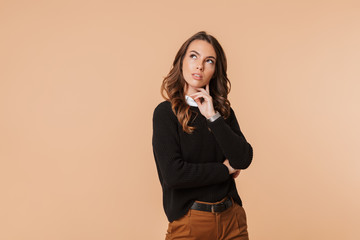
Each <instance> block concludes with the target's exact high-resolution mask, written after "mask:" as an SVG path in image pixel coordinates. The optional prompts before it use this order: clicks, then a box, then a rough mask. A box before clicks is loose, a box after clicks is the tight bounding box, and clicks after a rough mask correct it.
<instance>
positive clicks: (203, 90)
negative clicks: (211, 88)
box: [197, 88, 210, 96]
mask: <svg viewBox="0 0 360 240" xmlns="http://www.w3.org/2000/svg"><path fill="white" fill-rule="evenodd" d="M197 90H199V91H200V92H202V93H204V94H206V95H208V96H210V95H209V93H208V92H207V91H206V90H205V89H203V88H197Z"/></svg>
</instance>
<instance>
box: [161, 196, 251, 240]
mask: <svg viewBox="0 0 360 240" xmlns="http://www.w3.org/2000/svg"><path fill="white" fill-rule="evenodd" d="M225 200H226V198H224V199H222V200H221V201H219V202H216V203H220V202H223V201H225ZM231 200H232V202H233V205H232V206H231V207H230V208H229V209H226V210H225V211H223V212H220V213H211V212H205V211H199V210H193V209H190V210H189V211H188V212H187V213H186V214H185V215H184V216H183V217H181V218H179V219H177V220H174V221H172V222H170V223H169V225H168V229H167V233H166V238H165V240H180V239H181V240H185V239H186V240H235V239H236V240H248V239H249V236H248V232H247V223H246V214H245V210H244V208H243V207H242V206H240V205H239V204H237V203H235V202H234V200H233V199H231ZM196 202H200V203H207V202H201V201H196Z"/></svg>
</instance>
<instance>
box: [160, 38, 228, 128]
mask: <svg viewBox="0 0 360 240" xmlns="http://www.w3.org/2000/svg"><path fill="white" fill-rule="evenodd" d="M197 39H199V40H204V41H207V42H208V43H210V44H211V45H212V46H213V48H214V50H215V53H216V56H217V60H216V65H215V72H214V74H213V76H212V78H211V80H210V83H209V88H210V95H211V97H212V100H213V104H214V109H215V111H219V112H220V114H221V115H222V116H223V117H224V118H225V119H226V118H228V117H229V115H230V102H229V100H228V99H227V96H228V94H229V92H230V89H231V83H230V81H229V79H228V78H227V74H226V70H227V61H226V56H225V52H224V50H223V49H222V47H221V45H220V43H219V42H218V41H217V40H216V38H215V37H213V36H211V35H209V34H207V33H206V32H205V31H200V32H198V33H196V34H194V35H193V36H191V37H190V38H189V39H188V40H186V41H185V42H184V43H183V45H182V46H181V47H180V49H179V51H178V52H177V54H176V56H175V59H174V62H173V65H172V67H171V70H170V72H169V73H168V75H167V76H166V77H165V78H164V80H163V82H162V84H161V89H160V93H161V95H162V96H163V98H165V100H167V101H170V102H171V107H172V111H173V112H174V114H175V115H176V116H177V119H178V121H179V122H180V124H181V125H182V127H183V130H184V131H185V132H187V133H192V132H193V131H194V129H195V127H193V126H188V122H189V120H190V117H191V114H192V112H191V111H190V106H189V105H188V104H187V103H186V101H185V93H184V87H185V85H186V84H187V83H186V81H185V79H184V76H183V73H182V65H183V59H184V56H185V54H186V51H187V49H188V47H189V45H190V43H191V42H192V41H194V40H197ZM164 91H165V92H166V94H167V96H165V95H164Z"/></svg>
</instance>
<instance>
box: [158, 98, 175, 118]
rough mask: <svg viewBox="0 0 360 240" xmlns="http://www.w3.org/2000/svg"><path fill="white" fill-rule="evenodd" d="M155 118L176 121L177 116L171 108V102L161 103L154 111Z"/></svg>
mask: <svg viewBox="0 0 360 240" xmlns="http://www.w3.org/2000/svg"><path fill="white" fill-rule="evenodd" d="M153 118H154V119H159V118H172V119H176V116H175V114H174V113H173V111H172V108H171V102H169V101H166V100H165V101H162V102H161V103H159V104H158V105H157V106H156V107H155V109H154V112H153Z"/></svg>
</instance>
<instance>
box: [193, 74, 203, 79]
mask: <svg viewBox="0 0 360 240" xmlns="http://www.w3.org/2000/svg"><path fill="white" fill-rule="evenodd" d="M191 75H192V77H193V78H194V79H196V80H201V79H202V78H203V76H202V75H201V74H197V73H193V74H191Z"/></svg>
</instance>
